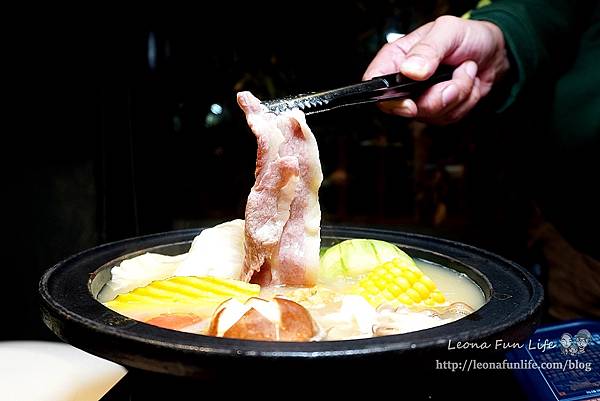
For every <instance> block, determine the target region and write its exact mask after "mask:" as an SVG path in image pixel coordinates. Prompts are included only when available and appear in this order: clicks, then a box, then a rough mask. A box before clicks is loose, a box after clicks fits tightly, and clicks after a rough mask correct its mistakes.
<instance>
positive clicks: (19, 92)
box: [0, 0, 585, 339]
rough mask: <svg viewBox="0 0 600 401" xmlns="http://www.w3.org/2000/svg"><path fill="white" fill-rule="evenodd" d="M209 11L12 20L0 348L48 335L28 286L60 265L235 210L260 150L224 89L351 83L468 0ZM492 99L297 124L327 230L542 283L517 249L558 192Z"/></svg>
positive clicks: (284, 90) (526, 132) (99, 12)
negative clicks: (310, 150) (313, 152)
mask: <svg viewBox="0 0 600 401" xmlns="http://www.w3.org/2000/svg"><path fill="white" fill-rule="evenodd" d="M205 3H206V2H202V4H201V5H195V6H189V7H184V8H178V7H177V6H174V5H172V6H168V7H167V6H166V5H163V6H162V7H158V6H157V7H155V8H150V7H146V8H140V9H137V10H133V11H131V10H127V11H124V10H106V9H102V8H98V9H95V10H77V9H68V10H57V9H52V10H47V11H48V12H47V13H45V12H44V10H39V11H40V12H39V13H36V15H35V16H34V15H32V13H31V12H30V11H28V12H19V13H15V14H14V15H13V16H14V17H15V18H18V21H19V22H18V23H16V24H15V27H14V28H11V29H10V35H9V38H10V47H9V48H8V49H7V50H6V56H7V57H6V59H7V62H8V64H9V65H10V67H11V68H12V69H13V70H11V71H10V72H9V73H7V75H6V77H7V78H8V79H7V81H9V82H8V84H9V86H10V91H9V92H8V97H9V99H8V100H9V101H8V102H7V105H8V106H7V107H6V109H5V112H6V116H5V117H4V119H3V120H4V122H3V140H4V145H5V146H3V149H4V153H5V157H4V158H3V161H4V166H3V171H4V174H5V178H4V182H5V191H4V193H5V199H6V200H7V201H8V202H7V205H6V206H5V208H4V214H5V216H6V217H7V219H6V221H7V222H8V223H7V225H6V232H7V234H8V235H7V237H8V239H6V240H5V244H7V245H5V253H6V254H8V255H9V257H8V260H7V264H6V266H4V268H3V270H4V275H3V278H4V280H3V288H4V289H3V291H2V292H1V293H2V298H1V299H2V304H3V305H4V307H5V308H4V309H5V315H4V316H5V322H6V323H10V324H5V325H3V329H2V331H1V334H0V339H35V338H38V339H39V338H44V339H51V338H54V337H53V335H52V334H51V333H50V332H49V331H48V330H47V329H46V328H45V327H43V325H42V324H41V322H40V320H39V316H38V311H37V299H36V292H37V287H36V286H37V281H38V279H39V277H40V275H41V273H42V272H43V271H44V270H45V269H46V268H48V267H50V266H52V265H53V264H54V263H56V262H57V261H59V260H61V259H62V258H65V257H67V256H69V255H71V254H73V253H75V252H77V251H80V250H83V249H87V248H89V247H92V246H94V245H97V244H100V243H105V242H109V241H114V240H118V239H121V238H126V237H132V236H136V235H141V234H147V233H154V232H160V231H168V230H172V229H178V228H187V227H200V226H204V225H212V224H215V223H217V222H221V221H225V220H229V219H233V218H240V217H242V216H243V212H244V205H245V198H246V196H247V194H248V192H249V190H250V187H251V186H252V183H253V171H254V162H255V149H256V148H255V141H254V137H253V136H252V135H251V133H250V132H249V131H248V129H247V126H246V123H245V120H244V118H243V115H242V113H241V112H240V111H239V110H238V108H237V106H236V104H235V93H236V92H237V91H239V90H252V91H253V92H254V93H255V94H256V95H257V96H259V97H261V98H272V97H277V96H281V95H287V94H294V93H298V92H305V91H309V90H316V89H325V88H330V87H335V86H336V85H342V84H347V83H353V82H357V81H359V80H360V78H361V76H362V73H363V72H364V70H365V68H366V66H367V65H368V63H369V61H370V60H371V58H372V57H373V56H374V54H375V53H376V51H377V50H378V49H379V48H380V47H381V46H382V45H383V44H384V43H385V34H386V33H387V32H389V31H397V32H408V31H410V30H412V29H413V28H415V27H417V26H419V25H421V24H422V23H424V22H427V21H429V20H432V19H434V18H435V17H436V16H437V15H441V14H445V13H450V14H454V15H461V14H463V13H464V12H465V11H467V10H468V9H469V8H471V7H472V6H473V5H474V3H475V2H474V1H466V0H465V1H450V2H446V1H417V0H414V1H391V0H390V1H348V2H327V4H325V3H326V2H316V1H308V2H306V1H304V2H302V3H290V4H287V3H286V4H285V5H282V6H281V7H280V8H277V7H269V8H267V7H264V8H261V7H260V6H257V5H256V4H255V2H244V4H241V5H240V4H236V3H237V2H236V3H234V2H226V1H224V2H219V3H218V4H205ZM542 98H543V97H542ZM492 103H493V101H492V100H490V104H487V105H486V104H482V105H481V107H479V108H478V110H476V111H475V112H474V113H472V115H471V116H470V117H469V118H467V119H466V120H465V121H463V122H461V123H460V124H457V125H454V126H451V127H444V128H439V127H437V128H436V127H426V126H424V125H421V124H418V123H414V122H410V121H407V120H405V119H402V118H397V117H396V118H394V117H390V116H387V115H384V114H383V113H381V112H379V111H378V110H377V109H376V108H375V107H373V106H364V107H361V108H356V109H351V110H339V111H335V112H331V113H325V114H321V115H316V116H311V117H309V120H308V121H309V124H310V125H311V127H312V128H313V131H314V132H315V134H316V137H317V140H318V142H319V146H320V152H321V160H322V165H323V172H324V176H325V180H324V183H323V187H322V189H321V193H320V196H321V208H322V211H323V223H324V224H356V225H369V226H386V227H392V228H395V229H401V230H408V231H417V232H424V233H428V234H433V235H438V236H442V237H447V238H453V239H457V240H461V241H464V242H468V243H471V244H474V245H478V246H481V247H484V248H487V249H490V250H492V251H495V252H498V253H500V254H502V255H504V256H506V257H508V258H511V259H514V260H517V261H518V262H520V263H522V264H523V265H524V266H525V267H526V268H528V269H530V270H532V271H533V272H534V273H536V274H538V276H539V277H540V278H541V279H542V280H544V269H543V266H541V265H540V262H539V260H538V258H537V253H536V250H535V249H532V248H531V247H529V246H528V240H527V227H528V224H529V222H530V220H531V217H532V215H535V212H536V211H537V210H538V208H539V207H541V208H542V209H544V207H545V206H544V205H546V203H547V202H546V203H544V202H545V201H544V199H548V197H546V198H544V194H547V193H548V188H549V187H552V185H555V184H554V183H550V184H549V181H551V180H550V179H549V178H548V174H549V173H548V171H549V170H547V168H546V164H544V162H543V160H542V159H543V157H542V155H545V154H546V153H545V152H544V149H545V148H546V147H547V146H548V145H547V141H546V140H545V139H544V138H543V132H544V129H543V121H544V118H541V119H539V120H537V119H536V118H535V117H533V114H529V113H528V114H527V115H528V117H527V118H523V117H522V116H520V115H518V114H517V115H511V114H510V113H509V114H505V115H503V116H497V115H496V114H495V113H493V104H492ZM214 104H217V105H219V106H220V107H221V109H222V112H221V113H220V114H218V113H217V114H215V113H214V112H211V106H212V105H214ZM212 109H213V111H214V110H217V111H218V109H219V108H218V107H217V108H215V107H212ZM544 157H545V156H544ZM550 192H551V191H550ZM546 209H548V210H550V209H551V207H547V206H546ZM582 230H583V229H582ZM579 232H580V233H581V232H585V231H579Z"/></svg>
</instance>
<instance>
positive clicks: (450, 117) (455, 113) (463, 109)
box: [444, 78, 482, 124]
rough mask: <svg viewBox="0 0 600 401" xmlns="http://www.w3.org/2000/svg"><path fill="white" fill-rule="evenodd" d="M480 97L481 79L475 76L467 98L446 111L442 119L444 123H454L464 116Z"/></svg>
mask: <svg viewBox="0 0 600 401" xmlns="http://www.w3.org/2000/svg"><path fill="white" fill-rule="evenodd" d="M481 97H482V88H481V80H480V79H479V78H475V83H474V84H473V90H472V91H471V94H470V96H469V98H468V99H467V100H466V101H464V102H463V103H462V104H460V105H459V106H457V107H456V108H454V109H453V110H451V111H450V112H448V114H447V115H446V117H445V118H444V120H445V121H446V123H448V124H450V123H455V122H457V121H459V120H461V119H462V118H464V117H465V116H466V115H467V114H469V112H470V111H471V110H472V109H473V108H474V107H475V106H476V105H477V103H479V100H481Z"/></svg>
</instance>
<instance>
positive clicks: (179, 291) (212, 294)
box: [105, 276, 260, 311]
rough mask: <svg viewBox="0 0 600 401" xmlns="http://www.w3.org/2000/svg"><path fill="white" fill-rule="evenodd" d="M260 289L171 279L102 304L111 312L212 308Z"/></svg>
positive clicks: (211, 280)
mask: <svg viewBox="0 0 600 401" xmlns="http://www.w3.org/2000/svg"><path fill="white" fill-rule="evenodd" d="M259 292H260V286H259V285H257V284H249V283H245V282H243V281H239V280H231V279H223V278H216V277H191V276H190V277H172V278H170V279H167V280H159V281H154V282H152V283H150V284H148V285H147V286H145V287H141V288H136V289H135V290H133V291H131V292H128V293H127V294H121V295H119V296H117V297H116V298H115V299H114V300H112V301H109V302H107V303H106V304H105V305H106V306H108V307H109V308H111V309H114V310H117V311H119V310H122V309H128V308H137V307H141V306H157V307H160V306H162V305H164V306H169V305H179V306H183V305H190V306H193V305H198V306H201V305H211V304H217V305H218V304H219V303H221V302H223V301H224V300H226V299H229V298H235V299H237V300H239V301H240V302H244V301H246V300H247V299H248V298H250V297H255V296H258V294H259Z"/></svg>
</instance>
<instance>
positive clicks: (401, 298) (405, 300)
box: [398, 293, 414, 305]
mask: <svg viewBox="0 0 600 401" xmlns="http://www.w3.org/2000/svg"><path fill="white" fill-rule="evenodd" d="M398 300H399V301H400V302H402V303H403V304H405V305H412V304H413V303H414V302H413V300H412V299H410V297H409V296H408V295H406V293H404V294H400V296H399V297H398Z"/></svg>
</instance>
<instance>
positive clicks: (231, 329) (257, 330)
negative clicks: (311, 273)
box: [207, 297, 319, 341]
mask: <svg viewBox="0 0 600 401" xmlns="http://www.w3.org/2000/svg"><path fill="white" fill-rule="evenodd" d="M318 332H319V329H318V327H317V325H316V323H315V321H314V320H313V318H312V316H311V315H310V313H309V312H308V311H307V310H306V309H305V308H304V307H303V306H302V305H300V304H298V303H296V302H294V301H291V300H289V299H285V298H280V297H275V298H273V299H272V300H270V301H269V300H266V299H262V298H256V297H253V298H249V299H248V300H247V301H246V302H244V303H241V302H240V301H238V300H236V299H233V298H232V299H229V300H227V301H225V302H223V303H222V304H221V305H220V306H219V307H218V308H217V310H216V311H215V313H214V314H213V317H212V319H211V322H210V326H209V328H208V332H207V334H208V335H211V336H218V337H226V338H239V339H243V340H264V341H310V340H311V339H313V338H314V337H315V336H316V335H317V334H318Z"/></svg>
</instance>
